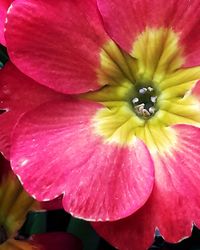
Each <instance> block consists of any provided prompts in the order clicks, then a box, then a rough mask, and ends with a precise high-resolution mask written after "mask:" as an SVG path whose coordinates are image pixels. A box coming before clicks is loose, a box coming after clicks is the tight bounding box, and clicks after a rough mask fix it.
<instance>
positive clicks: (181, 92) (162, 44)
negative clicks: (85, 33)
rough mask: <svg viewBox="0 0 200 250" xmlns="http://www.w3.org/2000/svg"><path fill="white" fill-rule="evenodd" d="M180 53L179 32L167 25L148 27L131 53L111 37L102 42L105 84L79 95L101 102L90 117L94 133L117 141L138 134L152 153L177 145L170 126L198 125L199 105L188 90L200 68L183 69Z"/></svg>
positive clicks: (100, 73) (128, 141)
mask: <svg viewBox="0 0 200 250" xmlns="http://www.w3.org/2000/svg"><path fill="white" fill-rule="evenodd" d="M183 53H184V48H182V47H181V44H180V42H179V34H178V33H175V32H174V31H173V30H172V29H166V28H159V29H154V28H147V29H146V30H145V31H144V32H142V33H141V34H140V35H139V36H138V37H137V39H136V41H135V42H134V44H133V49H132V51H131V53H130V55H129V54H127V53H126V52H124V51H123V50H122V49H120V48H119V47H118V46H117V45H116V44H115V43H114V42H113V41H109V42H108V43H107V44H105V45H104V47H103V49H102V52H101V55H100V57H101V67H100V69H99V70H98V71H97V74H98V77H99V81H100V82H102V84H105V82H106V83H107V85H106V86H104V87H103V88H102V89H100V90H98V91H96V92H90V93H87V94H85V95H82V97H83V98H87V99H90V100H93V101H96V102H100V103H102V104H103V106H104V107H103V108H102V109H101V110H99V111H98V112H97V113H96V115H95V116H94V117H93V121H92V126H93V131H94V133H95V134H97V135H99V136H101V137H102V138H103V140H104V141H105V142H106V143H117V144H119V145H121V146H123V145H131V144H132V143H134V140H135V138H136V137H139V138H140V139H142V140H143V141H144V142H145V143H146V144H147V146H148V147H149V149H150V151H151V152H152V153H153V152H154V151H156V152H157V151H159V152H160V153H165V152H166V151H168V152H170V148H171V147H172V146H174V145H175V144H176V134H175V132H174V130H173V129H172V128H171V125H174V124H193V125H195V126H199V122H200V116H199V114H200V113H199V111H200V106H199V102H198V100H196V99H195V97H194V96H192V95H190V90H191V89H192V87H193V86H194V84H195V83H196V81H197V80H198V79H199V78H200V67H193V68H182V65H183V64H184V57H183Z"/></svg>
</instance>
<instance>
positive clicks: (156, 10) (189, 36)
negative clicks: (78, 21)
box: [97, 0, 200, 66]
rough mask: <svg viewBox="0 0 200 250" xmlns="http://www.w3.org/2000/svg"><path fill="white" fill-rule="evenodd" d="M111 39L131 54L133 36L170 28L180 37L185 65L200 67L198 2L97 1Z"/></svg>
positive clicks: (199, 6) (161, 0)
mask: <svg viewBox="0 0 200 250" xmlns="http://www.w3.org/2000/svg"><path fill="white" fill-rule="evenodd" d="M97 2H98V7H99V10H100V12H101V15H102V17H103V20H104V24H105V28H106V30H107V32H108V33H109V35H110V36H111V38H112V39H114V40H115V41H116V42H117V43H118V44H119V45H120V46H121V47H122V48H123V49H125V50H126V51H127V52H129V53H130V52H131V50H132V46H133V42H134V41H135V39H136V37H137V36H138V35H139V34H140V33H141V32H142V31H144V30H145V28H146V27H150V28H161V27H163V28H168V27H169V28H170V27H171V28H172V29H173V30H174V31H176V32H177V33H178V34H179V35H180V41H181V44H182V45H183V49H184V52H185V53H184V56H185V57H186V62H185V66H196V65H199V64H200V47H199V39H200V33H199V32H198V30H199V29H200V20H199V15H200V5H199V0H193V1H188V0H169V1H165V0H159V1H157V0H146V1H138V0H136V1H135V0H125V1H121V0H113V1H107V0H97Z"/></svg>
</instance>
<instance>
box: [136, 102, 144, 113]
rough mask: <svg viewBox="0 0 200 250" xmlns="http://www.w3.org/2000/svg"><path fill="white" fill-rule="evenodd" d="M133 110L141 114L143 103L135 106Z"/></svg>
mask: <svg viewBox="0 0 200 250" xmlns="http://www.w3.org/2000/svg"><path fill="white" fill-rule="evenodd" d="M135 109H136V111H137V112H138V113H141V112H142V110H143V109H144V103H142V104H139V105H137V106H135Z"/></svg>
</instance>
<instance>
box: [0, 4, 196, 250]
mask: <svg viewBox="0 0 200 250" xmlns="http://www.w3.org/2000/svg"><path fill="white" fill-rule="evenodd" d="M97 5H98V6H97ZM8 12H9V13H8V16H7V20H8V21H7V24H6V32H5V38H6V45H7V48H8V53H9V56H10V59H11V61H12V62H13V63H14V64H15V65H16V66H17V67H18V68H19V69H20V71H22V72H23V73H24V74H25V75H27V76H29V77H30V78H32V79H34V80H35V81H36V82H38V83H39V84H41V85H44V86H46V87H41V86H40V85H38V86H40V87H38V93H37V92H35V91H33V93H34V94H33V96H32V95H31V91H30V92H29V94H28V95H26V96H28V100H27V99H25V98H23V97H24V94H23V91H24V90H25V89H26V87H25V84H27V86H32V84H31V83H29V82H31V81H32V80H30V79H29V78H26V81H24V84H23V87H22V89H23V91H22V92H21V93H20V90H19V88H18V91H17V93H18V94H17V96H18V98H17V100H20V101H19V103H21V104H20V105H21V107H22V108H23V103H25V105H29V103H30V102H31V101H32V100H34V103H35V102H36V101H37V100H39V102H38V103H37V104H36V105H33V107H30V108H28V109H27V110H26V109H25V110H23V112H21V111H20V112H21V113H20V114H23V115H22V116H21V115H20V117H21V118H20V119H19V116H18V119H17V120H18V121H17V125H16V127H15V128H14V130H13V135H12V142H11V144H12V148H11V162H12V168H13V170H14V172H15V173H16V174H17V175H18V176H20V179H21V182H22V183H23V186H24V187H25V189H26V190H27V191H28V192H29V193H30V194H31V195H32V196H34V197H36V198H37V199H38V200H40V201H41V200H43V201H44V200H51V199H54V198H55V197H57V196H59V195H61V194H63V205H64V208H65V209H66V211H68V212H70V213H71V214H73V215H75V216H77V217H81V218H84V219H88V220H91V221H109V222H104V223H102V222H98V223H94V224H93V225H94V227H95V229H96V230H97V231H98V232H99V233H100V234H101V235H102V236H103V237H105V238H106V239H107V240H109V241H110V242H111V243H112V244H113V245H114V246H117V247H118V248H120V249H133V246H134V250H143V249H145V248H147V247H148V246H149V245H150V244H151V242H152V239H153V234H154V230H155V228H156V227H158V228H159V229H160V231H161V234H162V235H163V236H164V237H165V239H166V240H169V241H172V242H175V241H177V240H179V239H180V238H182V237H185V236H187V235H189V234H190V233H191V227H192V224H193V223H196V225H197V226H200V216H199V214H200V198H199V191H200V190H199V189H200V188H199V181H200V174H199V171H198V168H199V160H200V147H199V146H200V131H199V121H200V116H199V114H200V113H199V111H200V110H199V107H200V105H199V86H198V85H196V86H195V84H197V81H198V80H199V78H200V67H199V66H198V65H199V64H200V56H199V55H200V46H199V40H200V33H199V32H198V30H199V28H200V21H199V13H200V1H199V0H193V1H188V0H182V1H180V0H176V1H175V0H169V1H164V0H151V1H150V0H124V1H121V0H112V1H108V0H98V1H95V0H90V1H89V0H84V1H81V0H77V1H72V0H68V1H66V0H59V1H57V2H56V5H55V1H53V0H48V1H45V0H27V1H22V0H16V1H15V2H14V3H13V4H12V5H11V7H10V8H9V11H8ZM102 21H103V22H102ZM5 70H6V68H5ZM4 72H5V71H4ZM2 73H3V72H2ZM3 75H4V74H3ZM7 75H8V74H6V73H5V76H4V77H7ZM11 75H12V74H11ZM0 77H1V75H0ZM23 77H25V76H24V75H23ZM0 80H1V79H0ZM13 82H14V80H13V79H12V80H10V81H9V84H7V85H6V84H5V85H6V87H4V89H3V90H0V91H1V92H0V94H1V95H2V96H4V99H3V101H2V102H1V108H4V109H7V113H6V112H5V113H4V114H3V115H4V116H6V115H7V116H8V115H9V114H11V113H13V114H14V112H12V110H14V109H15V106H17V103H18V102H16V101H14V98H13V95H12V94H10V93H11V92H9V91H10V89H12V86H13V85H14V83H13ZM22 82H23V81H22ZM6 83H8V81H7V80H6ZM34 86H37V85H36V83H35V82H34ZM194 86H195V87H194ZM34 88H35V87H34ZM39 88H41V89H39ZM42 88H43V89H42ZM48 88H50V89H53V90H54V91H53V90H50V89H48ZM27 89H29V87H28V88H27ZM56 91H57V92H60V93H62V94H58V93H57V92H56ZM47 92H48V93H49V92H51V94H50V98H49V94H48V97H45V98H47V99H44V102H43V101H42V100H43V98H41V93H42V94H45V93H47ZM35 93H36V96H34V95H35ZM67 94H68V95H67ZM69 94H71V96H69ZM37 95H38V98H37ZM54 95H55V99H54ZM45 96H46V94H45ZM6 98H7V99H6ZM11 105H12V108H10V107H11ZM38 105H39V106H38ZM36 106H38V107H36ZM35 107H36V108H35ZM33 108H34V109H33ZM27 111H28V112H27ZM11 117H13V115H11ZM15 122H16V117H15V121H14V122H13V123H12V126H11V127H13V124H15ZM4 131H5V129H4ZM6 141H8V140H6ZM0 144H2V148H3V147H4V145H5V143H2V140H1V141H0ZM125 217H127V218H125ZM119 219H121V220H119ZM115 220H118V221H115ZM111 221H114V222H111ZM138 238H140V239H141V238H143V239H144V240H143V242H142V243H140V245H139V246H138V245H137V244H136V243H137V242H138ZM140 242H141V241H140Z"/></svg>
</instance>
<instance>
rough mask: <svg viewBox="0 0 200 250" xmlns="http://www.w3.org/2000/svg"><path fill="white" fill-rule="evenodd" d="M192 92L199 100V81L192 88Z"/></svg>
mask: <svg viewBox="0 0 200 250" xmlns="http://www.w3.org/2000/svg"><path fill="white" fill-rule="evenodd" d="M192 94H193V95H194V96H195V97H197V98H198V99H199V100H200V81H198V82H197V83H196V85H195V86H194V88H193V89H192Z"/></svg>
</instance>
